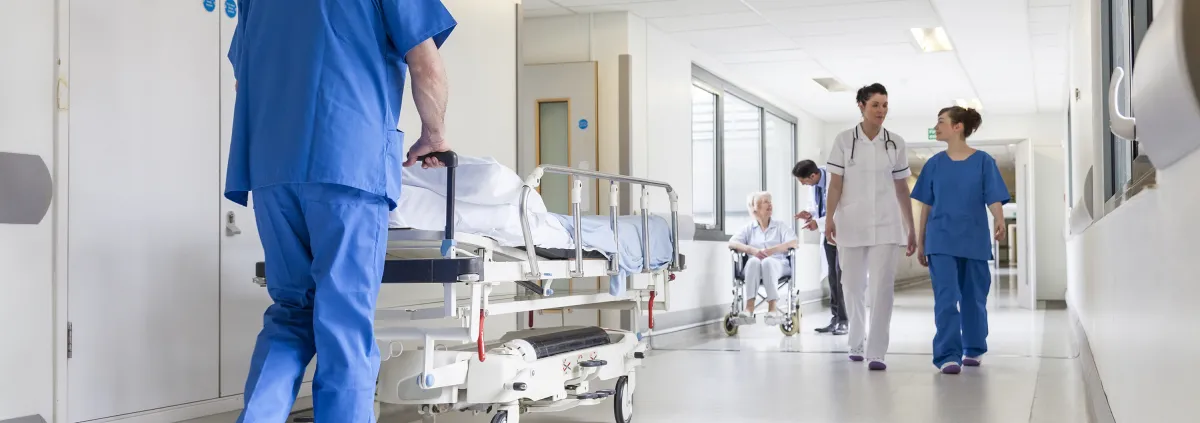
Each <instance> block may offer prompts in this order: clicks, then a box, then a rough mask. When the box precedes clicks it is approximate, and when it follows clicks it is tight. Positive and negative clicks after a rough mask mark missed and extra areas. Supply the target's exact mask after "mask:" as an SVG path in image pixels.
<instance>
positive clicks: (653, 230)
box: [554, 214, 674, 295]
mask: <svg viewBox="0 0 1200 423" xmlns="http://www.w3.org/2000/svg"><path fill="white" fill-rule="evenodd" d="M554 217H556V218H558V220H559V222H560V223H562V225H563V227H564V228H566V229H567V232H568V233H570V234H571V238H572V241H573V242H579V240H575V239H574V237H575V218H573V217H571V216H567V215H560V214H554ZM617 225H618V236H619V237H620V238H619V240H618V241H614V239H613V231H612V223H611V222H609V217H608V216H583V217H581V218H580V228H579V235H580V236H581V237H582V238H583V247H584V248H587V249H593V250H596V251H598V252H600V253H602V254H604V256H605V257H607V258H612V255H613V254H614V253H615V254H619V257H620V262H619V265H620V268H619V270H620V273H619V274H618V275H616V276H613V277H610V278H609V282H608V292H609V294H612V295H623V294H624V293H625V280H626V278H627V277H628V276H629V275H630V274H632V273H638V272H641V271H642V217H641V216H621V217H618V218H617ZM649 233H650V268H651V269H660V268H662V267H663V266H666V265H668V264H670V263H671V258H672V257H673V256H674V251H673V250H672V248H671V235H672V234H671V225H670V223H669V222H667V220H666V219H664V218H662V217H660V216H654V215H651V216H650V230H649ZM618 243H619V244H620V245H617V244H618Z"/></svg>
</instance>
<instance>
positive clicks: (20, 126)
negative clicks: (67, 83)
mask: <svg viewBox="0 0 1200 423" xmlns="http://www.w3.org/2000/svg"><path fill="white" fill-rule="evenodd" d="M3 8H4V12H3V13H0V40H4V41H2V42H0V57H3V58H4V59H3V60H0V151H5V152H13V153H24V154H37V155H40V156H41V157H42V159H43V160H45V161H46V164H47V166H51V167H52V166H53V161H54V107H55V106H54V84H55V81H54V38H55V33H54V28H55V27H54V2H52V1H8V2H4V6H3ZM52 210H53V208H52ZM53 227H54V220H53V218H52V217H51V216H50V215H47V216H46V218H45V219H44V220H42V222H41V223H40V224H38V225H30V226H16V225H0V345H3V346H4V347H2V348H0V375H3V376H0V420H5V419H9V418H15V417H21V416H28V415H34V414H40V415H42V416H43V417H45V418H47V419H49V418H51V416H53V412H54V357H55V356H56V354H55V351H54V350H53V348H54V326H53V325H54V323H53V322H54V307H53V306H54V296H53V291H52V289H51V272H52V269H53V262H52V260H51V259H52V252H53V232H52V230H53Z"/></svg>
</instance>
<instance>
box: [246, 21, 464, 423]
mask: <svg viewBox="0 0 1200 423" xmlns="http://www.w3.org/2000/svg"><path fill="white" fill-rule="evenodd" d="M239 3H240V4H239V5H238V6H239V7H238V12H239V14H240V17H239V20H238V24H237V28H236V29H235V32H234V36H233V41H232V43H231V45H230V48H229V61H230V62H231V64H232V65H233V71H234V75H235V77H236V79H237V81H238V82H237V85H236V86H237V103H236V106H235V108H234V122H233V134H232V143H231V146H230V149H229V163H228V170H227V181H226V187H225V196H226V198H228V199H229V200H231V201H234V202H236V203H238V204H241V205H243V206H244V205H246V204H247V202H248V201H247V200H248V197H249V193H251V192H253V194H254V201H253V203H254V204H253V207H254V212H255V216H256V218H257V221H258V222H257V223H258V230H259V234H260V237H261V239H262V245H263V252H264V253H265V263H266V266H267V268H266V276H267V291H268V292H269V293H270V295H271V299H272V300H273V301H274V304H272V305H271V306H270V307H269V308H268V309H267V311H266V313H265V315H264V319H263V329H262V332H260V333H259V336H258V341H257V344H256V345H255V348H254V354H253V356H252V357H251V363H250V374H249V376H248V378H247V380H246V391H245V407H246V408H245V410H244V411H243V412H242V415H241V416H240V417H239V418H238V422H247V423H252V422H270V423H281V422H285V421H287V416H288V414H289V412H290V411H291V409H292V404H293V402H294V401H295V398H296V395H297V391H298V390H299V387H300V384H301V381H302V380H303V376H304V371H305V368H306V367H307V366H308V363H309V362H310V361H311V360H312V358H313V355H314V354H315V355H317V356H318V357H319V358H318V359H317V369H316V378H315V380H314V381H313V401H314V411H315V413H316V415H315V418H316V421H317V422H319V423H342V422H344V423H367V422H374V420H375V416H374V411H373V408H374V407H373V406H374V396H375V380H376V376H377V374H378V371H379V350H378V347H377V346H376V344H375V337H374V316H375V302H376V297H377V295H378V293H379V285H380V281H381V279H382V274H383V260H384V248H385V246H386V242H387V222H388V212H389V211H390V210H391V209H393V208H395V206H396V202H397V200H398V198H399V195H400V172H401V168H400V167H401V165H402V164H403V165H404V166H411V165H413V164H415V163H416V162H417V161H418V157H420V156H424V155H426V154H429V153H432V152H438V151H447V150H449V149H450V146H449V144H448V143H447V141H446V140H445V139H444V135H445V125H444V119H443V118H444V115H445V110H446V97H447V82H446V74H445V70H444V68H443V66H442V61H441V56H440V55H439V53H438V49H439V48H440V47H441V45H442V43H444V42H445V41H446V39H447V38H448V37H449V35H450V33H451V31H452V30H453V29H454V27H455V26H456V22H455V20H454V18H453V17H452V16H451V15H450V13H449V11H448V10H447V9H446V7H445V6H444V5H442V3H441V2H440V1H439V0H304V1H296V0H241V1H240V2H239ZM409 72H411V74H412V78H413V80H412V87H413V99H414V103H415V104H416V108H417V112H418V113H419V114H420V116H421V137H420V138H419V139H418V140H417V142H416V143H415V144H413V146H412V148H410V149H409V150H408V155H407V160H405V157H404V153H403V148H404V133H403V132H400V131H399V130H397V126H398V123H399V118H400V105H401V99H402V97H403V94H404V93H403V90H404V80H405V77H406V75H407V74H408V73H409ZM422 166H425V167H437V166H441V164H440V163H439V162H438V161H437V160H436V159H433V158H426V159H424V160H423V161H422Z"/></svg>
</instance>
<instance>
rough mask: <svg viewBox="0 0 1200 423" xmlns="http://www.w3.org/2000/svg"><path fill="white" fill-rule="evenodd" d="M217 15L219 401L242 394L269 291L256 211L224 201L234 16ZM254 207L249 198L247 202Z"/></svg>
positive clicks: (308, 377) (310, 369)
mask: <svg viewBox="0 0 1200 423" xmlns="http://www.w3.org/2000/svg"><path fill="white" fill-rule="evenodd" d="M217 11H218V12H219V14H220V15H221V17H220V19H221V50H220V61H221V90H220V92H221V163H220V172H221V183H220V186H219V187H218V189H217V191H216V197H217V198H215V199H214V201H219V202H220V204H221V218H220V219H219V220H217V221H216V223H217V224H218V225H219V228H218V230H219V231H220V232H221V237H220V238H221V396H230V395H238V394H241V393H243V392H245V385H246V376H247V375H248V374H249V372H250V355H251V354H253V352H254V343H255V341H256V340H257V337H258V332H259V331H260V330H262V327H263V312H265V311H266V310H267V306H269V305H271V297H270V296H269V295H267V289H266V288H263V287H260V286H258V285H256V284H254V283H253V278H254V264H255V263H258V262H260V261H263V250H262V242H261V241H260V240H259V238H258V226H257V225H256V224H255V222H254V209H253V208H251V207H242V206H240V205H238V204H237V203H234V202H232V201H229V200H227V199H225V196H224V192H225V170H226V169H225V164H226V162H227V161H228V160H229V142H230V134H232V133H233V106H234V102H235V100H236V99H237V95H236V92H235V91H234V88H233V83H234V77H233V67H232V66H231V65H230V64H229V60H228V59H226V55H227V53H228V52H229V44H230V42H232V41H233V30H234V29H235V28H236V27H237V19H238V16H237V11H236V10H234V11H226V10H225V9H224V8H218V10H217ZM251 201H253V198H251ZM315 363H316V360H313V362H312V363H309V366H308V373H307V374H305V376H304V381H306V382H308V381H312V378H313V374H314V372H315V369H316V364H315Z"/></svg>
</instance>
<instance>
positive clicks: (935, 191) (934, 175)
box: [912, 150, 1010, 261]
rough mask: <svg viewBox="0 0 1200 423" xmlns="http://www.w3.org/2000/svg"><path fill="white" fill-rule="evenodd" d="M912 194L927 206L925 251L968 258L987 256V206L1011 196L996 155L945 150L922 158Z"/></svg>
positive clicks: (989, 251)
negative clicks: (955, 154) (962, 155)
mask: <svg viewBox="0 0 1200 423" xmlns="http://www.w3.org/2000/svg"><path fill="white" fill-rule="evenodd" d="M912 198H913V199H915V200H917V201H920V202H922V203H925V204H928V205H929V206H930V207H931V210H930V211H929V221H928V222H926V223H925V224H926V225H927V226H926V229H925V254H926V255H933V254H946V255H950V256H954V257H962V258H967V259H972V260H983V261H987V260H991V259H992V224H991V222H992V221H991V219H990V218H989V213H988V209H987V207H988V205H989V204H993V203H1000V204H1001V205H1004V204H1008V202H1009V200H1010V196H1009V194H1008V187H1007V186H1005V185H1004V179H1003V178H1002V177H1001V176H1000V169H999V168H998V167H997V166H996V159H994V158H992V156H991V155H990V154H988V153H985V152H983V151H979V150H976V151H975V152H974V153H972V154H971V155H970V156H969V157H967V158H966V159H964V160H960V161H955V160H952V159H951V158H950V156H949V155H947V154H946V152H944V151H943V152H940V153H938V154H935V155H934V156H933V157H931V158H930V159H929V161H928V162H926V163H925V167H924V168H922V169H921V174H920V175H919V176H918V177H917V184H916V186H914V187H913V191H912Z"/></svg>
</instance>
